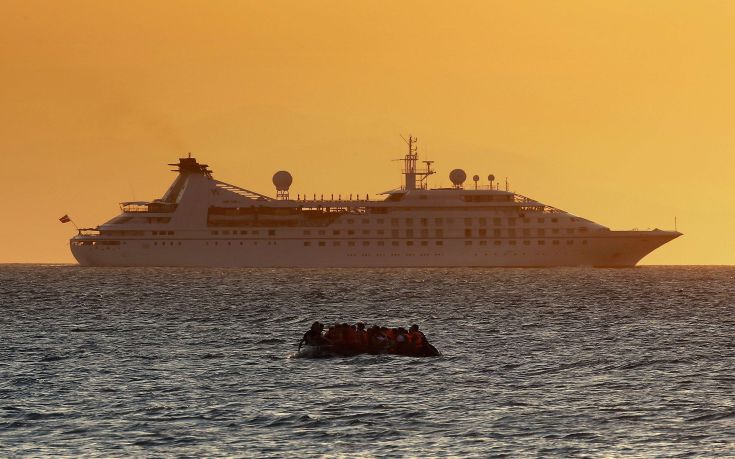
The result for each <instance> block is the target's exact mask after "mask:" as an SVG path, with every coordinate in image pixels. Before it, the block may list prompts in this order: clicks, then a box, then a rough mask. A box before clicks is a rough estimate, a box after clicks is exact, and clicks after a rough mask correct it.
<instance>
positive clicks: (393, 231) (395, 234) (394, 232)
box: [390, 230, 399, 237]
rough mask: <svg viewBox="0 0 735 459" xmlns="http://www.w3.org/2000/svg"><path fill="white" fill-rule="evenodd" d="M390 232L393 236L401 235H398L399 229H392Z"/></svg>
mask: <svg viewBox="0 0 735 459" xmlns="http://www.w3.org/2000/svg"><path fill="white" fill-rule="evenodd" d="M390 234H391V236H393V237H399V236H398V230H391V232H390Z"/></svg>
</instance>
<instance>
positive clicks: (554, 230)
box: [551, 228, 559, 234]
mask: <svg viewBox="0 0 735 459" xmlns="http://www.w3.org/2000/svg"><path fill="white" fill-rule="evenodd" d="M551 233H552V234H559V228H552V229H551Z"/></svg>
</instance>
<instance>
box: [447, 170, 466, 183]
mask: <svg viewBox="0 0 735 459" xmlns="http://www.w3.org/2000/svg"><path fill="white" fill-rule="evenodd" d="M449 180H451V181H452V183H453V184H454V186H461V185H462V184H463V183H464V181H465V180H467V174H465V172H464V171H463V170H462V169H454V170H453V171H452V172H450V173H449Z"/></svg>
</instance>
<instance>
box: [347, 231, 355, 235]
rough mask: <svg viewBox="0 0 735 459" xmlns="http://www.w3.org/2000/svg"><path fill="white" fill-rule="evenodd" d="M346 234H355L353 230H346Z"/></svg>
mask: <svg viewBox="0 0 735 459" xmlns="http://www.w3.org/2000/svg"><path fill="white" fill-rule="evenodd" d="M347 234H350V235H352V234H355V230H347Z"/></svg>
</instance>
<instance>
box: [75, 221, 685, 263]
mask: <svg viewBox="0 0 735 459" xmlns="http://www.w3.org/2000/svg"><path fill="white" fill-rule="evenodd" d="M680 235H681V233H678V232H675V231H659V230H655V231H605V232H601V233H600V234H599V235H589V236H585V237H583V238H582V237H575V238H559V239H551V238H547V239H527V240H524V239H517V240H515V241H514V244H513V245H511V242H510V240H503V239H495V240H493V239H490V240H486V241H484V242H483V241H481V240H472V241H471V243H470V244H468V243H467V240H466V239H461V238H457V239H444V240H442V245H436V241H435V240H431V239H429V240H426V241H422V240H416V241H412V245H407V241H404V240H398V245H395V246H394V245H392V244H393V242H394V240H392V239H385V240H382V241H381V240H376V239H372V240H355V241H348V240H340V241H338V242H339V245H336V244H335V243H336V242H337V241H336V240H330V239H327V240H325V241H317V240H313V241H309V245H308V246H307V245H305V242H304V240H303V239H296V238H294V239H238V238H232V239H228V238H217V239H212V238H207V239H196V238H180V239H171V240H166V241H160V240H155V241H154V240H148V239H128V240H115V241H109V242H108V243H105V241H99V240H97V241H96V242H95V243H94V244H91V243H90V244H85V243H83V240H81V239H78V238H73V239H72V240H71V251H72V253H73V255H74V257H75V258H76V259H77V261H78V262H79V264H80V265H82V266H172V267H176V266H178V267H243V268H278V267H299V268H326V267H553V266H595V267H631V266H635V265H636V264H637V263H638V262H639V261H640V260H641V259H642V258H643V257H645V256H646V255H647V254H649V253H650V252H651V251H653V250H655V249H656V248H658V247H660V246H661V245H663V244H665V243H666V242H668V241H670V240H672V239H674V238H676V237H678V236H680ZM539 241H543V244H540V243H539ZM569 241H572V242H569ZM350 242H352V243H353V244H354V245H349V244H350ZM381 242H382V244H381ZM424 242H425V244H426V245H423V243H424ZM320 244H323V245H320Z"/></svg>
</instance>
